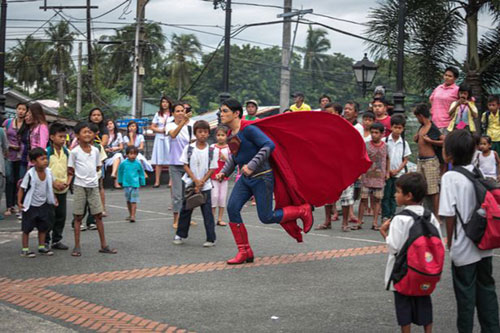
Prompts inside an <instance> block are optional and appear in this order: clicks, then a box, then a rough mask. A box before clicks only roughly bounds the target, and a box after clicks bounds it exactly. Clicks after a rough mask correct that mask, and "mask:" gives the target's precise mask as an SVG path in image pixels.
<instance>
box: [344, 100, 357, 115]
mask: <svg viewBox="0 0 500 333" xmlns="http://www.w3.org/2000/svg"><path fill="white" fill-rule="evenodd" d="M345 104H349V105H352V106H353V107H354V111H355V112H358V111H359V103H358V102H356V101H347V102H345Z"/></svg>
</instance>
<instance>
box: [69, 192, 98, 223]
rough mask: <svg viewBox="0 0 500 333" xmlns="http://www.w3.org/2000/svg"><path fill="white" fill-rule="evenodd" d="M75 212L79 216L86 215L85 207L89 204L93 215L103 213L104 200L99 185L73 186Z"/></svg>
mask: <svg viewBox="0 0 500 333" xmlns="http://www.w3.org/2000/svg"><path fill="white" fill-rule="evenodd" d="M73 200H74V201H73V214H74V215H77V216H83V215H85V208H86V206H87V204H88V206H89V208H90V214H91V215H97V214H100V213H102V202H101V196H100V194H99V188H98V187H82V186H78V185H74V186H73Z"/></svg>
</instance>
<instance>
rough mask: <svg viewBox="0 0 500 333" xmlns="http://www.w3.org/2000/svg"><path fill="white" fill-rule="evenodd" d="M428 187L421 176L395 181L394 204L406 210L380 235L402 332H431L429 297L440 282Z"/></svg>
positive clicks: (440, 249) (439, 248)
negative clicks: (416, 327)
mask: <svg viewBox="0 0 500 333" xmlns="http://www.w3.org/2000/svg"><path fill="white" fill-rule="evenodd" d="M426 191H427V183H426V181H425V178H424V177H423V176H422V174H420V173H416V172H411V173H407V174H405V175H402V176H401V177H400V178H399V179H398V180H397V181H396V195H395V196H396V202H397V204H398V206H406V208H405V209H404V210H403V211H402V212H401V213H399V214H397V215H396V216H394V217H393V218H392V220H387V221H385V222H384V224H383V225H382V227H381V228H380V233H381V234H382V236H383V237H384V238H385V240H386V243H387V248H388V252H389V258H388V260H387V266H386V270H385V283H386V286H387V290H389V289H390V290H392V291H394V305H395V307H396V317H397V320H398V324H399V325H400V326H401V331H402V332H410V329H411V324H412V323H414V324H416V325H419V326H424V329H425V332H431V331H432V301H431V296H430V295H431V293H432V292H433V291H434V289H435V287H436V284H437V283H438V282H439V279H440V278H441V272H442V270H443V263H444V252H445V251H444V246H443V241H442V236H441V230H440V229H439V222H438V221H437V219H436V217H435V216H434V214H432V213H431V212H430V211H428V210H426V209H424V207H423V206H422V201H423V200H424V198H425V195H426Z"/></svg>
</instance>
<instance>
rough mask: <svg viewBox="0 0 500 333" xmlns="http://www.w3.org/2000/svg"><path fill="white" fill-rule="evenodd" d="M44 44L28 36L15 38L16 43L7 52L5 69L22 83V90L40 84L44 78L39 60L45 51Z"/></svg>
mask: <svg viewBox="0 0 500 333" xmlns="http://www.w3.org/2000/svg"><path fill="white" fill-rule="evenodd" d="M46 45H47V44H45V43H42V42H40V41H39V40H37V39H35V38H33V37H32V36H28V37H26V39H24V40H17V45H16V46H14V47H13V48H11V49H10V50H9V52H8V53H7V63H6V66H5V70H6V72H7V73H8V74H9V75H10V76H12V77H13V78H15V80H16V81H17V83H18V84H20V85H22V87H23V89H24V90H27V89H29V88H31V87H33V86H35V85H37V87H38V86H40V85H41V83H42V81H43V79H44V72H43V68H42V62H41V61H40V60H41V58H42V56H43V54H44V53H45V50H46Z"/></svg>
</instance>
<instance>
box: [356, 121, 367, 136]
mask: <svg viewBox="0 0 500 333" xmlns="http://www.w3.org/2000/svg"><path fill="white" fill-rule="evenodd" d="M354 128H355V129H357V130H358V132H359V134H360V135H361V137H363V132H364V131H365V130H364V128H363V125H361V124H360V123H357V124H356V125H354Z"/></svg>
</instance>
